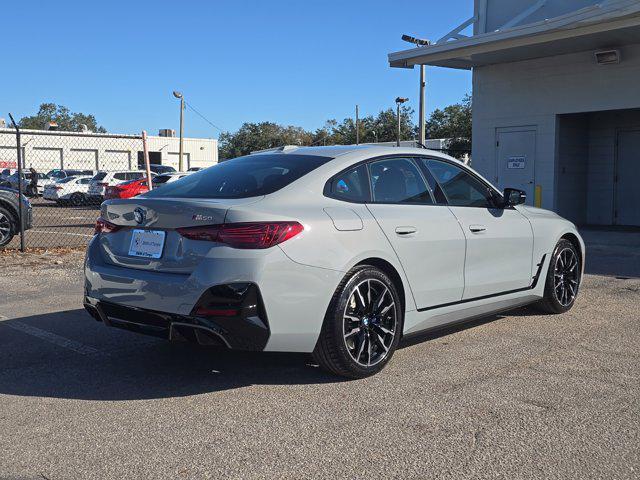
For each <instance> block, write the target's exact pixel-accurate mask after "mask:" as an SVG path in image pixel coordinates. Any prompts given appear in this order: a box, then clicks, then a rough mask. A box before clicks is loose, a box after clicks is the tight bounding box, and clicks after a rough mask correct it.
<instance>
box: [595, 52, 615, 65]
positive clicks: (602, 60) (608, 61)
mask: <svg viewBox="0 0 640 480" xmlns="http://www.w3.org/2000/svg"><path fill="white" fill-rule="evenodd" d="M594 55H595V57H596V63H597V64H598V65H612V64H615V63H620V50H599V51H597V52H595V53H594Z"/></svg>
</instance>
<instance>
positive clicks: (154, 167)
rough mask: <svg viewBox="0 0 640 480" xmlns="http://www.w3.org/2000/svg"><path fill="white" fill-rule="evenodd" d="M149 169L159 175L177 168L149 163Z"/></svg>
mask: <svg viewBox="0 0 640 480" xmlns="http://www.w3.org/2000/svg"><path fill="white" fill-rule="evenodd" d="M149 169H150V170H151V171H152V172H153V173H157V174H158V175H159V174H161V173H172V172H175V171H176V169H175V168H173V167H171V166H169V165H149Z"/></svg>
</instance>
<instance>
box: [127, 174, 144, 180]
mask: <svg viewBox="0 0 640 480" xmlns="http://www.w3.org/2000/svg"><path fill="white" fill-rule="evenodd" d="M128 176H129V178H130V179H131V180H137V179H139V178H142V177H144V172H129V173H128Z"/></svg>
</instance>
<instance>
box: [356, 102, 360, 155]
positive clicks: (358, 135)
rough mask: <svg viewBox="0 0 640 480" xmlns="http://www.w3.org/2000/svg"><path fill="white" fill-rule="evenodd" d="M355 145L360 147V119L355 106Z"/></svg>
mask: <svg viewBox="0 0 640 480" xmlns="http://www.w3.org/2000/svg"><path fill="white" fill-rule="evenodd" d="M356 145H360V118H359V116H358V105H356Z"/></svg>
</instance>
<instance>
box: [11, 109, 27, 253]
mask: <svg viewBox="0 0 640 480" xmlns="http://www.w3.org/2000/svg"><path fill="white" fill-rule="evenodd" d="M9 118H10V119H11V123H12V124H13V128H15V129H16V150H17V151H16V158H17V160H18V222H19V223H20V225H19V226H18V228H19V230H20V251H21V252H24V213H23V212H22V145H20V129H19V128H18V125H17V124H16V121H15V120H14V119H13V115H11V114H9Z"/></svg>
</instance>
